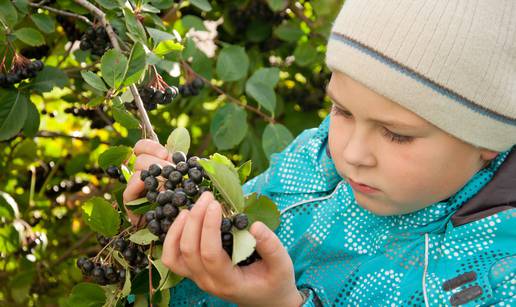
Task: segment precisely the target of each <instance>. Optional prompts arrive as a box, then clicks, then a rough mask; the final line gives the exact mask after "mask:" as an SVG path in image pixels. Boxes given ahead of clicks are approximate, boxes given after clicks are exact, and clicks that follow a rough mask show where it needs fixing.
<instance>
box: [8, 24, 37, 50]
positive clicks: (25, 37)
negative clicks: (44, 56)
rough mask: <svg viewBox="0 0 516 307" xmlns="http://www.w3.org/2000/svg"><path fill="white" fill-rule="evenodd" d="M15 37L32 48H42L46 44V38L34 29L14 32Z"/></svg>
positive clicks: (21, 29) (22, 29)
mask: <svg viewBox="0 0 516 307" xmlns="http://www.w3.org/2000/svg"><path fill="white" fill-rule="evenodd" d="M13 34H14V36H16V38H18V39H19V40H21V41H22V42H24V43H26V44H27V45H30V46H40V45H43V44H44V43H45V38H44V37H43V34H41V33H40V32H39V31H38V30H36V29H34V28H28V27H26V28H20V29H18V30H16V31H14V32H13Z"/></svg>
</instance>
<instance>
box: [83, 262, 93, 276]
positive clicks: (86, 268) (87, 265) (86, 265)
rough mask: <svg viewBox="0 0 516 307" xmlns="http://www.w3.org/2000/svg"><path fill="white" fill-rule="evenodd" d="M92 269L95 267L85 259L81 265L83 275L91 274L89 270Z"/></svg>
mask: <svg viewBox="0 0 516 307" xmlns="http://www.w3.org/2000/svg"><path fill="white" fill-rule="evenodd" d="M94 267H95V265H94V264H93V262H91V260H89V259H87V260H86V261H84V263H83V264H82V271H83V272H84V273H89V272H91V270H93V268H94Z"/></svg>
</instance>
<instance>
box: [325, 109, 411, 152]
mask: <svg viewBox="0 0 516 307" xmlns="http://www.w3.org/2000/svg"><path fill="white" fill-rule="evenodd" d="M332 112H333V114H335V115H336V116H343V117H345V118H351V117H352V116H353V114H351V113H349V112H348V111H344V110H342V109H341V108H339V107H337V106H335V105H333V106H332ZM382 134H383V136H385V137H387V138H389V139H390V141H391V142H395V143H398V144H406V143H410V142H412V141H413V140H414V138H413V137H410V136H405V135H400V134H396V133H394V132H392V131H390V130H389V129H387V128H385V127H383V133H382Z"/></svg>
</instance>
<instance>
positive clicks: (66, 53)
mask: <svg viewBox="0 0 516 307" xmlns="http://www.w3.org/2000/svg"><path fill="white" fill-rule="evenodd" d="M73 44H74V42H70V47H68V49H66V52H65V54H64V55H63V58H62V59H61V60H60V61H59V63H57V65H56V67H60V66H61V64H63V62H64V61H65V60H66V59H67V58H68V56H69V55H70V52H71V51H72V48H73Z"/></svg>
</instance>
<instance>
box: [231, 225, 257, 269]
mask: <svg viewBox="0 0 516 307" xmlns="http://www.w3.org/2000/svg"><path fill="white" fill-rule="evenodd" d="M231 232H232V233H233V254H232V256H231V262H232V263H233V264H234V265H235V264H237V263H239V262H240V261H242V260H245V259H247V257H249V256H251V254H252V253H253V252H254V248H255V247H256V239H255V238H254V237H253V235H251V233H250V232H249V231H247V230H245V229H244V230H238V229H233V230H232V231H231Z"/></svg>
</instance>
